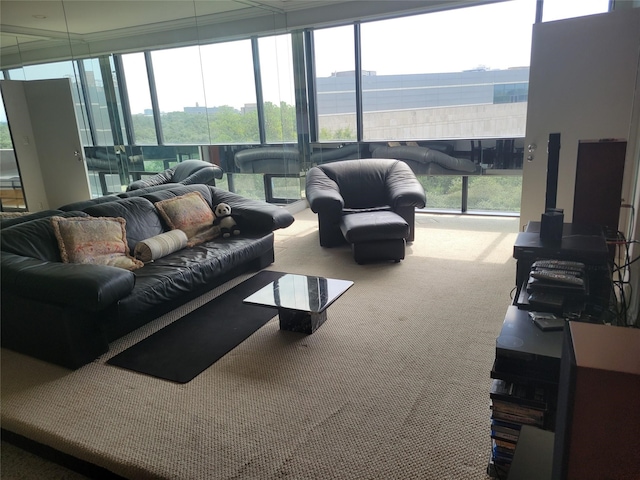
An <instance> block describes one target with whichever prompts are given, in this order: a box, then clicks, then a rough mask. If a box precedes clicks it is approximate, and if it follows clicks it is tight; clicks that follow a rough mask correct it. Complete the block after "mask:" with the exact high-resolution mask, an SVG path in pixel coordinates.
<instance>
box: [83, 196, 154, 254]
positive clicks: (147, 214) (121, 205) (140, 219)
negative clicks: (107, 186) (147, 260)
mask: <svg viewBox="0 0 640 480" xmlns="http://www.w3.org/2000/svg"><path fill="white" fill-rule="evenodd" d="M84 211H85V212H86V213H88V214H89V215H91V216H92V217H121V218H124V219H125V221H126V222H127V228H126V230H127V245H128V246H129V253H131V254H133V252H134V251H135V248H136V245H137V243H138V242H140V241H142V240H144V239H146V238H151V237H154V236H156V235H160V234H161V233H163V232H164V228H163V225H162V220H161V219H160V215H158V211H157V210H156V207H154V206H153V203H151V202H150V201H149V200H147V199H146V198H141V197H131V198H125V199H122V200H118V201H117V202H109V203H102V204H100V205H94V206H92V207H89V208H86V209H85V210H84Z"/></svg>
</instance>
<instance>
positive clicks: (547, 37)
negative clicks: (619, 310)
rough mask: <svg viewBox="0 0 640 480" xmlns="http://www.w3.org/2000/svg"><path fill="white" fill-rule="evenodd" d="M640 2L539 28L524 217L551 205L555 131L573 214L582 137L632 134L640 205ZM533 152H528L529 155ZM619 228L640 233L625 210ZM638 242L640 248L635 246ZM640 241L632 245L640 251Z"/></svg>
mask: <svg viewBox="0 0 640 480" xmlns="http://www.w3.org/2000/svg"><path fill="white" fill-rule="evenodd" d="M639 75H640V9H639V8H635V9H629V8H625V9H622V10H618V11H615V12H611V13H607V14H601V15H593V16H588V17H581V18H575V19H569V20H560V21H557V22H549V23H541V24H536V25H535V26H534V28H533V42H532V50H531V69H530V78H529V102H528V110H527V132H526V139H525V145H529V144H536V145H537V149H536V150H535V151H534V153H533V155H534V159H533V161H530V162H528V161H526V160H525V164H524V168H523V182H522V205H521V212H520V224H521V226H522V227H524V226H525V225H526V224H527V222H529V221H531V220H540V215H541V214H542V213H543V210H544V206H545V191H546V169H547V152H546V146H547V141H548V138H549V134H550V133H560V135H561V138H560V142H561V149H560V167H559V172H558V197H557V207H558V208H564V212H565V221H566V222H570V221H571V215H572V211H573V192H574V188H575V175H576V163H577V150H578V142H579V141H580V140H593V139H603V138H618V139H624V140H627V154H626V159H625V171H624V179H623V190H622V197H623V198H622V203H623V204H630V205H635V212H636V215H638V213H639V212H640V192H639V191H638V190H640V189H639V185H638V183H639V182H638V171H639V168H640V141H639V138H640V79H639ZM526 155H527V154H526V153H525V156H526ZM619 229H620V230H621V231H622V232H623V233H624V234H625V235H626V236H627V238H629V239H638V238H639V237H638V235H639V234H640V228H639V227H638V222H637V221H636V220H635V219H633V218H631V209H623V210H622V215H621V221H620V224H619ZM633 247H636V246H635V245H634V246H633ZM639 250H640V249H639V248H635V252H633V250H632V255H634V256H637V255H638V254H637V252H638V251H639ZM630 284H631V289H632V291H633V297H631V300H632V301H631V305H629V308H630V315H629V319H631V320H632V321H637V320H634V319H637V318H638V311H639V310H640V295H639V293H640V265H638V264H637V263H636V264H634V266H633V267H632V268H631V272H630Z"/></svg>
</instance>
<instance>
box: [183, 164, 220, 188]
mask: <svg viewBox="0 0 640 480" xmlns="http://www.w3.org/2000/svg"><path fill="white" fill-rule="evenodd" d="M223 173H224V172H223V171H222V169H221V168H220V167H218V166H217V165H211V166H210V167H204V168H201V169H200V170H196V171H195V172H193V173H192V174H190V175H189V176H188V177H186V178H185V179H183V180H180V183H181V184H183V185H192V184H194V183H203V184H205V185H214V184H215V179H218V180H220V179H221V178H222V175H223Z"/></svg>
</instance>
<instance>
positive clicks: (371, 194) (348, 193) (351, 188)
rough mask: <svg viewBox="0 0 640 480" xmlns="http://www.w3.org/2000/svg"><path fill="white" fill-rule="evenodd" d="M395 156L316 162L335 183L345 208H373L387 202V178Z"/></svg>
mask: <svg viewBox="0 0 640 480" xmlns="http://www.w3.org/2000/svg"><path fill="white" fill-rule="evenodd" d="M397 163H398V160H389V159H378V158H375V159H374V158H372V159H366V160H345V161H341V162H335V163H327V164H324V165H318V167H317V168H319V169H320V170H322V171H323V172H324V173H325V174H326V175H327V177H329V178H330V179H331V180H333V181H334V182H336V184H338V187H339V189H340V195H341V196H342V198H343V199H344V206H345V208H372V207H380V206H383V205H388V204H389V197H388V191H389V189H388V187H387V178H388V177H389V174H390V172H391V171H392V170H393V168H394V167H395V165H396V164H397Z"/></svg>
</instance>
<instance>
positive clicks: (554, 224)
mask: <svg viewBox="0 0 640 480" xmlns="http://www.w3.org/2000/svg"><path fill="white" fill-rule="evenodd" d="M563 225H564V211H563V210H562V209H561V208H548V209H547V211H546V212H544V213H543V214H542V219H541V222H540V241H541V242H542V243H543V244H545V245H560V243H561V242H562V227H563Z"/></svg>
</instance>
